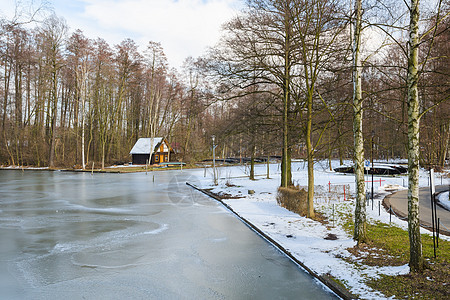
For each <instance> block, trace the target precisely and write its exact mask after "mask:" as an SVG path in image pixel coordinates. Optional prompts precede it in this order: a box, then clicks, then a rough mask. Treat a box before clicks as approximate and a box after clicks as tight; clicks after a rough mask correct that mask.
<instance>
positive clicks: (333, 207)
mask: <svg viewBox="0 0 450 300" xmlns="http://www.w3.org/2000/svg"><path fill="white" fill-rule="evenodd" d="M333 227H334V203H333Z"/></svg>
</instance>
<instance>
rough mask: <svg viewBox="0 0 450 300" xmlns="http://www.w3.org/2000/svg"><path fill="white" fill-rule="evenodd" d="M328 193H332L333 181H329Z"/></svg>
mask: <svg viewBox="0 0 450 300" xmlns="http://www.w3.org/2000/svg"><path fill="white" fill-rule="evenodd" d="M328 193H331V181H328Z"/></svg>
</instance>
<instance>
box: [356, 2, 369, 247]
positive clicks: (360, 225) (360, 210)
mask: <svg viewBox="0 0 450 300" xmlns="http://www.w3.org/2000/svg"><path fill="white" fill-rule="evenodd" d="M361 15H362V10H361V0H356V2H355V20H354V38H353V138H354V161H355V182H356V205H355V228H354V233H353V239H354V240H356V241H357V243H358V245H359V244H360V243H364V242H366V240H367V231H366V195H365V191H364V139H363V132H362V128H363V124H362V118H363V108H362V90H361V69H362V66H361V57H360V46H361Z"/></svg>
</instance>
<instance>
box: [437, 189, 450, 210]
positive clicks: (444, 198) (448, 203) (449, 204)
mask: <svg viewBox="0 0 450 300" xmlns="http://www.w3.org/2000/svg"><path fill="white" fill-rule="evenodd" d="M448 193H449V192H444V193H440V194H439V196H438V201H439V203H440V204H441V205H442V206H443V207H445V209H447V210H450V200H449V198H448V197H449V195H448Z"/></svg>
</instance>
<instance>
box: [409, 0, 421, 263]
mask: <svg viewBox="0 0 450 300" xmlns="http://www.w3.org/2000/svg"><path fill="white" fill-rule="evenodd" d="M418 34H419V0H411V6H410V24H409V57H408V77H407V86H408V234H409V253H410V256H409V267H410V270H411V272H421V271H422V270H423V268H424V260H423V253H422V242H421V239H420V226H419V122H420V118H419V93H418V88H417V84H418V79H419V76H418V65H419V63H418V50H419V49H418V48H419V36H418Z"/></svg>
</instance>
